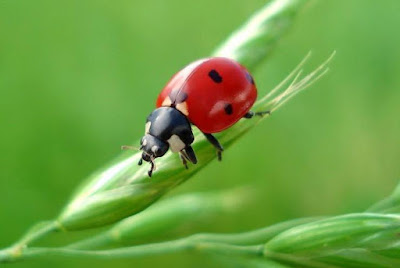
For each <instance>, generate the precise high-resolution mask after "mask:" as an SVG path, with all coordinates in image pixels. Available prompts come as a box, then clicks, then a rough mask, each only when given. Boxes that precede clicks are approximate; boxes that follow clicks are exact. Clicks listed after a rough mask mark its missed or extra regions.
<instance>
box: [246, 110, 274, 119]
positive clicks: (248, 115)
mask: <svg viewBox="0 0 400 268" xmlns="http://www.w3.org/2000/svg"><path fill="white" fill-rule="evenodd" d="M266 114H268V115H270V114H271V112H270V111H262V112H252V111H250V112H248V113H247V114H245V115H244V116H243V118H246V119H250V118H253V117H254V116H255V115H256V116H264V115H266Z"/></svg>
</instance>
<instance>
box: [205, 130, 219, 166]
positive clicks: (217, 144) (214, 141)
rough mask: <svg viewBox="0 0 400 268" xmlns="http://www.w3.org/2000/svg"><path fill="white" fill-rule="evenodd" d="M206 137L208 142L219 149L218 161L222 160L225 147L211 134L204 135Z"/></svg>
mask: <svg viewBox="0 0 400 268" xmlns="http://www.w3.org/2000/svg"><path fill="white" fill-rule="evenodd" d="M203 134H204V136H206V138H207V140H208V141H209V142H210V143H211V144H212V145H213V146H214V147H215V148H216V149H217V156H218V161H221V160H222V151H223V150H224V147H222V145H221V144H220V143H219V141H218V140H217V139H216V138H215V137H214V136H213V135H212V134H209V133H203Z"/></svg>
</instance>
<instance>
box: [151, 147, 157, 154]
mask: <svg viewBox="0 0 400 268" xmlns="http://www.w3.org/2000/svg"><path fill="white" fill-rule="evenodd" d="M151 151H152V152H153V153H154V154H155V153H156V151H157V146H156V145H153V147H151Z"/></svg>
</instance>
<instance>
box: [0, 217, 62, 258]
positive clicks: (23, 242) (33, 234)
mask: <svg viewBox="0 0 400 268" xmlns="http://www.w3.org/2000/svg"><path fill="white" fill-rule="evenodd" d="M59 228H60V226H59V225H58V224H57V222H55V221H48V222H40V223H38V224H36V225H34V226H33V227H31V228H30V229H29V230H28V232H26V234H25V235H23V236H22V237H21V239H20V240H18V241H17V242H16V243H14V244H13V245H12V246H11V247H9V248H6V249H3V250H0V263H1V262H2V261H3V262H6V261H14V260H15V259H18V258H19V257H20V256H21V255H22V254H23V253H22V252H23V250H24V248H26V247H27V246H28V245H29V244H32V243H34V242H35V241H37V240H39V239H41V238H42V237H45V236H46V235H48V234H50V233H52V232H54V231H57V230H60V229H59Z"/></svg>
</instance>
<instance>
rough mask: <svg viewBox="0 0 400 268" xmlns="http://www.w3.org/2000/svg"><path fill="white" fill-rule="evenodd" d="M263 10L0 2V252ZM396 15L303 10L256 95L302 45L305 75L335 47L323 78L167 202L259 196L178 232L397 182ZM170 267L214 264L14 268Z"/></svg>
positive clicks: (280, 215) (377, 195)
mask: <svg viewBox="0 0 400 268" xmlns="http://www.w3.org/2000/svg"><path fill="white" fill-rule="evenodd" d="M264 2H265V1H261V0H249V1H243V0H230V1H226V0H225V1H211V0H203V1H186V2H184V1H178V0H170V1H160V0H158V1H151V0H150V1H104V0H100V1H42V0H40V1H26V0H25V1H22V0H17V1H11V0H6V1H1V3H0V6H1V8H0V126H1V131H0V148H1V150H2V153H1V156H0V213H1V214H0V217H1V218H0V219H1V220H0V248H1V247H5V246H8V245H9V244H10V243H12V242H13V241H15V240H16V238H17V237H19V236H20V235H21V234H22V233H23V231H24V230H26V229H27V228H28V227H29V226H30V225H32V224H33V223H34V222H37V221H40V220H44V219H51V218H53V217H54V216H56V215H57V214H58V212H59V211H60V209H61V208H62V206H63V205H64V204H65V202H66V201H67V199H68V198H69V196H70V194H71V192H72V191H73V190H74V188H75V186H76V185H78V184H79V183H80V182H81V180H82V179H83V178H85V177H86V176H87V175H88V174H89V173H90V172H91V171H93V170H94V169H96V168H97V167H99V166H101V165H103V164H104V163H105V162H107V161H108V160H109V159H111V158H112V157H113V156H114V155H116V154H118V152H119V147H120V145H122V144H127V143H130V142H131V141H133V140H137V139H138V138H139V137H140V136H141V134H142V132H143V129H144V119H145V117H146V116H147V114H148V113H149V112H150V111H151V110H152V109H153V107H154V101H155V98H156V96H157V94H158V92H159V91H160V89H161V88H162V86H163V85H164V84H165V82H166V81H167V80H168V78H169V77H170V76H171V75H172V74H173V73H174V72H176V71H177V70H178V69H179V68H181V67H183V66H184V65H185V64H187V63H189V62H190V61H193V60H194V59H197V58H201V57H205V56H207V55H209V54H210V53H211V51H212V50H213V49H214V48H215V47H216V46H217V45H218V44H219V43H220V42H221V41H222V40H224V39H225V38H226V36H227V35H228V34H229V33H230V32H231V31H232V30H234V29H235V28H236V27H238V26H239V25H240V24H241V23H242V22H243V21H244V20H245V19H246V18H247V17H248V16H249V15H250V14H252V12H253V11H255V10H256V9H257V8H259V7H261V6H262V5H263V4H264ZM399 9H400V2H398V1H397V0H386V1H384V2H382V3H380V2H379V3H378V2H376V1H365V0H353V1H347V0H338V1H323V0H319V1H318V0H316V1H312V2H311V5H308V6H307V7H306V9H305V10H304V12H302V13H301V14H300V16H299V17H298V19H297V22H296V23H295V26H294V27H293V29H292V31H291V32H290V33H289V34H288V35H286V36H285V37H284V38H283V39H282V40H281V41H280V43H279V45H278V47H277V49H276V50H275V52H274V54H273V55H271V56H272V57H270V58H269V60H268V61H266V62H265V64H263V65H262V66H260V68H259V69H258V72H256V73H255V74H254V75H255V78H256V81H257V84H258V87H259V91H260V93H261V94H263V93H265V92H266V91H267V90H270V89H271V88H272V87H273V86H274V85H276V84H277V83H278V82H279V81H280V80H282V79H283V78H284V77H285V76H286V75H287V74H288V73H289V72H290V71H291V69H292V68H293V67H294V66H295V65H296V64H297V63H298V62H299V61H300V59H301V58H302V57H303V56H304V55H305V54H306V53H307V52H308V51H309V50H310V49H311V50H313V52H314V57H313V59H312V60H311V62H310V65H309V66H310V69H311V66H312V65H317V64H319V63H320V62H321V61H322V60H323V59H325V58H326V57H327V56H328V55H329V54H330V53H331V52H332V50H337V55H336V58H335V60H334V62H333V64H331V72H330V73H329V74H328V75H327V76H325V77H324V78H323V79H322V80H320V81H319V82H318V83H316V84H315V85H314V86H313V87H312V88H310V90H308V91H306V92H304V93H302V94H301V95H299V96H298V97H296V98H294V99H293V100H292V101H291V102H290V103H289V104H287V105H286V106H285V107H284V108H283V109H280V110H279V111H278V112H277V113H275V114H274V115H273V116H272V117H271V118H270V119H268V120H266V121H265V122H263V123H262V124H260V125H259V126H258V127H256V128H255V129H253V130H252V131H251V132H250V133H249V134H247V135H246V136H244V137H243V138H242V139H241V140H240V141H239V142H238V143H237V144H236V145H235V146H233V147H232V148H231V149H230V150H228V151H227V152H225V154H224V161H223V162H222V163H217V162H215V163H212V164H211V165H210V166H209V167H207V168H206V169H205V170H203V171H202V172H200V173H199V174H198V175H196V176H195V177H194V178H192V179H191V180H189V181H188V182H187V183H185V184H184V185H182V186H180V187H179V188H178V189H176V190H175V191H174V192H172V193H171V195H173V194H178V193H182V192H190V191H194V190H196V191H198V190H210V189H226V188H232V187H236V186H240V185H250V186H252V187H254V188H255V189H257V191H258V193H257V200H256V201H255V202H253V203H252V204H251V206H249V207H248V208H247V209H244V210H241V211H240V213H237V214H235V215H231V216H228V217H224V218H217V219H215V221H213V222H211V223H209V224H206V225H203V226H202V225H200V226H197V227H196V228H195V229H192V230H183V231H182V233H180V234H178V235H183V234H187V233H189V232H191V231H192V232H196V231H218V232H230V231H243V230H248V229H252V228H257V227H261V226H266V225H268V224H271V223H274V222H277V221H282V220H285V219H289V218H295V217H303V216H313V215H322V214H339V213H346V212H354V211H361V210H363V209H364V208H366V207H368V206H369V205H370V204H372V203H373V202H375V201H377V200H378V199H381V198H382V197H383V196H385V195H387V194H388V193H389V192H390V191H391V189H392V188H393V187H394V185H395V184H396V183H397V180H398V179H399V177H400V176H399V174H400V165H399V159H400V143H399V137H400V76H398V75H397V74H398V73H399V72H400V49H399V47H400V35H399V34H398V28H399V26H400V17H399V16H398V10H399ZM210 149H211V147H210ZM73 236H76V235H75V234H74V235H73ZM57 239H58V241H57ZM65 239H67V238H66V236H65V235H64V236H59V238H56V239H54V240H52V242H54V243H60V242H63V241H64V240H65ZM165 263H168V264H169V266H172V265H174V266H178V267H185V266H186V267H187V266H189V265H191V266H192V267H204V266H206V265H209V266H218V265H220V263H219V262H217V261H215V260H214V259H213V258H205V257H204V256H202V255H190V254H186V255H174V256H164V257H158V258H147V259H141V260H123V261H105V262H104V261H101V262H100V261H88V260H85V261H77V260H74V261H63V262H62V263H61V264H60V262H57V261H56V260H50V261H49V260H41V261H34V262H33V261H29V262H28V261H27V262H22V263H18V264H15V265H14V267H43V266H45V267H52V266H53V265H57V267H81V266H83V265H96V267H108V266H111V265H112V266H113V267H132V266H136V267H146V266H149V267H150V266H153V267H154V266H158V265H162V264H165Z"/></svg>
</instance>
